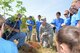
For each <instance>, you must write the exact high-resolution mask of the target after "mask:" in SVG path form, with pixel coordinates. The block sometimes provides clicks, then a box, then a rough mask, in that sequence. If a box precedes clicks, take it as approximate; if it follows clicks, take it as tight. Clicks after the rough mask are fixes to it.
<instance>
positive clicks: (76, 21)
mask: <svg viewBox="0 0 80 53" xmlns="http://www.w3.org/2000/svg"><path fill="white" fill-rule="evenodd" d="M78 20H79V18H77V14H74V15H73V16H72V18H71V26H76V25H77V23H78Z"/></svg>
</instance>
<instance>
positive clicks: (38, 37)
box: [36, 30, 40, 42]
mask: <svg viewBox="0 0 80 53" xmlns="http://www.w3.org/2000/svg"><path fill="white" fill-rule="evenodd" d="M36 32H37V39H38V42H40V36H39V31H38V30H37V31H36Z"/></svg>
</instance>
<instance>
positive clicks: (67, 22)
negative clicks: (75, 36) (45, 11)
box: [64, 17, 71, 26]
mask: <svg viewBox="0 0 80 53" xmlns="http://www.w3.org/2000/svg"><path fill="white" fill-rule="evenodd" d="M64 23H65V24H66V25H67V26H69V25H70V24H71V19H70V18H69V17H68V18H65V19H64Z"/></svg>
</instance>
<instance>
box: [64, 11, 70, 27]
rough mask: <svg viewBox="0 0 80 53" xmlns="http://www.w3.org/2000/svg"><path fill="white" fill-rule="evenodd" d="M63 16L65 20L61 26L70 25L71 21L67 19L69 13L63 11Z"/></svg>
mask: <svg viewBox="0 0 80 53" xmlns="http://www.w3.org/2000/svg"><path fill="white" fill-rule="evenodd" d="M64 16H65V19H64V23H63V26H69V25H70V24H71V19H70V17H69V11H68V10H65V12H64Z"/></svg>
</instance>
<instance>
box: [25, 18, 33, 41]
mask: <svg viewBox="0 0 80 53" xmlns="http://www.w3.org/2000/svg"><path fill="white" fill-rule="evenodd" d="M26 24H27V26H28V27H27V40H29V41H30V40H31V36H32V29H33V25H34V22H33V20H32V16H29V18H28V20H27V21H26Z"/></svg>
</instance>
